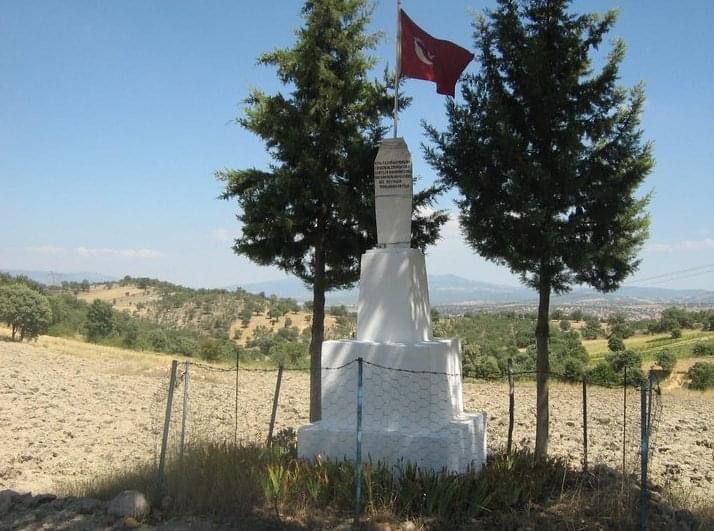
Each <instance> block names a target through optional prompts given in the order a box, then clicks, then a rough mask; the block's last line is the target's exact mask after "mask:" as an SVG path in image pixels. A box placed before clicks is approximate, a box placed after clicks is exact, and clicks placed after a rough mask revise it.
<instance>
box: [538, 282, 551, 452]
mask: <svg viewBox="0 0 714 531" xmlns="http://www.w3.org/2000/svg"><path fill="white" fill-rule="evenodd" d="M538 295H539V297H538V322H537V324H536V349H537V352H538V357H537V359H536V371H537V374H536V382H537V393H536V446H535V455H536V459H544V458H545V457H547V456H548V429H549V423H550V418H549V412H550V410H549V406H548V373H549V372H550V360H549V358H548V350H549V349H548V338H549V336H550V327H549V323H548V313H549V310H550V284H549V283H547V282H541V284H540V288H539V289H538Z"/></svg>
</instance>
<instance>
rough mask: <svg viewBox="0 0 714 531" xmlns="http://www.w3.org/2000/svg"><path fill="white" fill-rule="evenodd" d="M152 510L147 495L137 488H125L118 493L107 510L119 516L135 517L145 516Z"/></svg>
mask: <svg viewBox="0 0 714 531" xmlns="http://www.w3.org/2000/svg"><path fill="white" fill-rule="evenodd" d="M150 511H151V507H150V506H149V502H148V501H146V497H145V496H144V495H143V494H142V493H141V492H139V491H137V490H125V491H123V492H120V493H119V494H117V495H116V496H115V497H114V498H113V499H112V501H110V502H109V506H108V507H107V512H108V513H109V514H110V515H112V516H116V517H118V518H124V517H126V516H131V517H134V518H143V517H144V516H147V515H148V514H149V512H150Z"/></svg>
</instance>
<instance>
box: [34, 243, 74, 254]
mask: <svg viewBox="0 0 714 531" xmlns="http://www.w3.org/2000/svg"><path fill="white" fill-rule="evenodd" d="M27 250H28V251H31V252H33V253H38V254H48V255H58V254H67V249H65V248H64V247H56V246H54V245H40V246H39V247H28V248H27Z"/></svg>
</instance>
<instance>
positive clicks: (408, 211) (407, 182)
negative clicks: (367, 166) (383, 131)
mask: <svg viewBox="0 0 714 531" xmlns="http://www.w3.org/2000/svg"><path fill="white" fill-rule="evenodd" d="M412 188H413V181H412V157H411V154H410V153H409V148H408V147H407V144H406V142H404V139H403V138H388V139H386V140H384V141H383V142H382V145H381V146H380V147H379V151H378V152H377V157H376V158H375V160H374V197H375V201H374V203H375V207H376V210H377V242H378V243H379V244H382V245H409V242H410V241H411V219H412Z"/></svg>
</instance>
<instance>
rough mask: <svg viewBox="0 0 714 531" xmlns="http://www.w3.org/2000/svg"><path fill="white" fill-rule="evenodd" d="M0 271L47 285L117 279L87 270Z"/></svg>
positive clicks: (0, 270)
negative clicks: (61, 271) (67, 271)
mask: <svg viewBox="0 0 714 531" xmlns="http://www.w3.org/2000/svg"><path fill="white" fill-rule="evenodd" d="M0 272H2V273H9V274H10V275H12V276H14V277H18V276H21V275H22V276H26V277H28V278H31V279H32V280H34V281H35V282H41V283H42V284H45V285H47V286H60V285H61V284H62V282H82V281H83V280H87V281H89V282H111V281H113V280H119V279H118V278H116V277H111V276H109V275H102V274H101V273H91V272H89V271H80V272H78V273H55V272H53V271H25V270H23V269H0Z"/></svg>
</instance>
